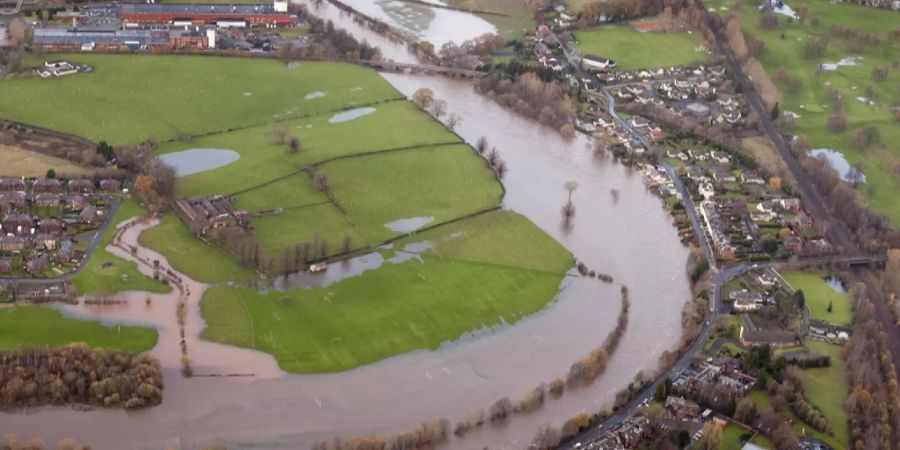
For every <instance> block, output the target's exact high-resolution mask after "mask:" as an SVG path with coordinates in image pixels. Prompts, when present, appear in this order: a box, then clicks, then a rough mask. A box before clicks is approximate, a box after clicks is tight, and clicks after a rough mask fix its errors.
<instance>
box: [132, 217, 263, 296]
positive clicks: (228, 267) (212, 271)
mask: <svg viewBox="0 0 900 450" xmlns="http://www.w3.org/2000/svg"><path fill="white" fill-rule="evenodd" d="M138 242H139V243H140V244H141V245H143V246H144V247H147V248H150V249H152V250H156V251H157V252H159V253H161V254H163V255H165V256H166V259H168V260H169V264H171V265H172V267H174V268H175V270H178V271H179V272H183V273H184V274H186V275H187V276H189V277H191V278H193V279H194V280H197V281H199V282H201V283H207V284H216V283H224V282H226V281H243V280H248V279H251V278H253V277H255V276H256V274H255V273H254V272H253V271H251V270H247V269H245V268H243V267H241V266H240V265H238V263H237V262H236V261H235V260H234V259H232V258H230V257H229V255H227V254H225V252H224V251H223V250H222V249H221V248H220V247H217V246H213V245H211V244H207V243H205V242H203V241H201V240H199V239H197V238H195V237H194V236H193V235H192V234H191V233H190V231H188V229H187V227H185V226H184V224H183V223H182V222H181V221H180V220H178V218H177V217H176V216H174V215H171V214H168V215H166V216H163V219H162V223H160V224H159V225H157V226H155V227H153V228H150V229H149V230H147V231H144V232H143V233H141V235H140V237H139V238H138Z"/></svg>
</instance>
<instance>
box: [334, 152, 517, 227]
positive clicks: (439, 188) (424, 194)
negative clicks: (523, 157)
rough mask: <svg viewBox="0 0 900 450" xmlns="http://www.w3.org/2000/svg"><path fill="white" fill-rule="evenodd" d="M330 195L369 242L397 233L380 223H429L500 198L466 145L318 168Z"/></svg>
mask: <svg viewBox="0 0 900 450" xmlns="http://www.w3.org/2000/svg"><path fill="white" fill-rule="evenodd" d="M320 168H321V170H323V171H325V173H326V174H328V182H329V185H330V190H331V195H333V196H334V198H335V199H336V200H337V203H338V205H339V206H340V207H341V208H342V209H343V210H344V211H346V213H347V217H348V219H349V221H350V222H351V223H352V224H353V225H354V227H355V228H356V229H358V230H359V232H360V234H361V235H362V236H363V237H364V238H365V239H367V240H368V241H369V242H371V243H380V242H382V241H386V240H388V239H390V238H393V237H396V236H398V235H400V234H402V232H401V231H395V230H391V229H389V228H388V227H387V226H386V224H388V223H390V222H393V221H396V220H399V219H407V218H413V217H432V218H433V221H432V222H431V223H430V225H436V224H439V223H443V222H446V221H448V220H452V219H456V218H459V217H463V216H466V215H469V214H472V213H475V212H478V211H483V210H486V209H490V208H493V207H496V206H498V205H499V204H500V200H501V197H502V194H503V191H502V188H501V187H500V184H499V183H497V180H496V179H495V178H494V174H493V172H491V170H490V169H489V168H488V166H487V164H486V163H485V162H484V160H483V159H481V158H480V157H477V156H475V154H474V152H473V151H472V149H471V148H470V147H469V146H467V145H452V146H435V147H425V148H419V149H415V150H409V151H402V152H392V153H384V154H379V155H373V156H365V157H359V158H350V159H342V160H338V161H334V162H330V163H328V164H325V165H323V166H321V167H320Z"/></svg>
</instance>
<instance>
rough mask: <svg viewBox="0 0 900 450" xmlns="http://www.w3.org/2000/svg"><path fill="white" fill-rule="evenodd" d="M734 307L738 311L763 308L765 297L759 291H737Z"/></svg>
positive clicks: (751, 310)
mask: <svg viewBox="0 0 900 450" xmlns="http://www.w3.org/2000/svg"><path fill="white" fill-rule="evenodd" d="M733 294H734V305H733V308H734V310H735V311H737V312H753V311H759V310H760V309H762V307H763V305H764V304H765V299H764V298H763V296H762V294H760V293H759V292H752V291H746V290H745V291H741V292H735V293H733Z"/></svg>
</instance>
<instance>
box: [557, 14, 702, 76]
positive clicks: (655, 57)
mask: <svg viewBox="0 0 900 450" xmlns="http://www.w3.org/2000/svg"><path fill="white" fill-rule="evenodd" d="M575 40H576V41H578V48H579V49H580V50H581V52H582V53H583V54H592V55H598V56H603V57H606V58H611V59H613V60H615V61H616V68H618V69H620V70H629V69H640V68H652V67H669V66H677V65H688V64H692V63H694V62H703V61H705V60H706V53H705V52H700V51H697V49H698V47H699V46H702V45H703V42H702V41H701V40H700V38H699V37H697V36H694V35H691V34H687V33H641V32H639V31H637V30H635V29H633V28H631V27H630V26H627V25H603V26H598V27H594V28H591V29H589V30H586V31H577V32H575Z"/></svg>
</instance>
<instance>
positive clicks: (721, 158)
mask: <svg viewBox="0 0 900 450" xmlns="http://www.w3.org/2000/svg"><path fill="white" fill-rule="evenodd" d="M712 159H713V160H715V161H716V162H718V163H719V164H730V163H731V155H729V154H728V153H727V152H723V151H714V152H712Z"/></svg>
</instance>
